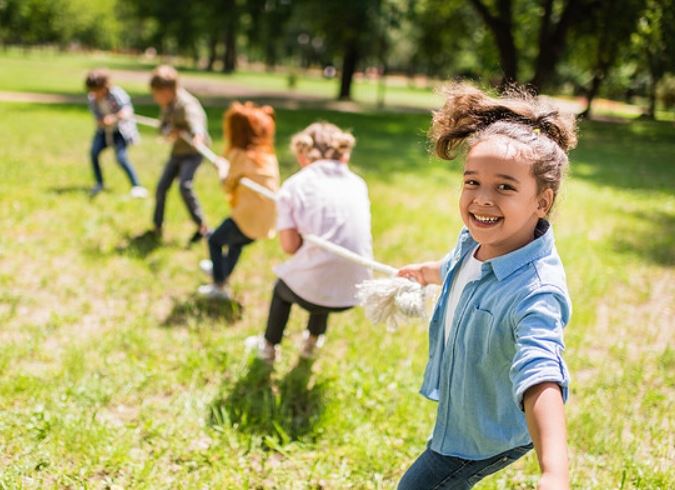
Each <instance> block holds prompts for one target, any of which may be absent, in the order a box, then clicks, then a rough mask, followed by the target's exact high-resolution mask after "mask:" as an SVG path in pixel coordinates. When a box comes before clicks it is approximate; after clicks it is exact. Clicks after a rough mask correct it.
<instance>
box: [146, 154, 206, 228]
mask: <svg viewBox="0 0 675 490" xmlns="http://www.w3.org/2000/svg"><path fill="white" fill-rule="evenodd" d="M200 163H202V156H201V155H194V154H190V155H171V158H169V161H168V162H166V165H165V166H164V172H163V173H162V176H161V177H160V179H159V182H158V183H157V191H156V193H155V199H156V201H155V213H154V217H153V221H154V223H155V226H156V227H157V228H160V227H161V226H162V223H163V222H164V203H165V202H166V193H167V192H168V191H169V188H170V187H171V184H172V183H173V181H174V179H175V178H176V177H178V180H179V182H180V184H179V186H180V195H181V196H182V197H183V201H184V202H185V206H186V207H187V209H188V212H189V213H190V216H191V217H192V221H194V222H195V223H196V224H197V226H201V225H202V224H203V223H204V215H203V214H202V209H201V206H200V205H199V201H198V200H197V196H196V195H195V193H194V190H193V188H192V179H193V178H194V176H195V172H196V171H197V167H199V164H200Z"/></svg>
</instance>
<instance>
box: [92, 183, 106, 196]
mask: <svg viewBox="0 0 675 490" xmlns="http://www.w3.org/2000/svg"><path fill="white" fill-rule="evenodd" d="M101 192H103V186H102V185H99V184H96V185H95V186H94V187H92V188H91V189H90V190H89V197H96V196H98V195H99V194H100V193H101Z"/></svg>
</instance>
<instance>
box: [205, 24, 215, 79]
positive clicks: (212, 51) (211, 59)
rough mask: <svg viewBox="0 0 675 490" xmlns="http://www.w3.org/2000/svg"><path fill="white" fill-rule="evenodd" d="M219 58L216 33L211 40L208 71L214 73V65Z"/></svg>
mask: <svg viewBox="0 0 675 490" xmlns="http://www.w3.org/2000/svg"><path fill="white" fill-rule="evenodd" d="M217 58H218V33H216V32H214V33H213V34H211V37H210V38H209V57H208V59H207V61H206V71H213V65H214V64H215V63H216V59H217Z"/></svg>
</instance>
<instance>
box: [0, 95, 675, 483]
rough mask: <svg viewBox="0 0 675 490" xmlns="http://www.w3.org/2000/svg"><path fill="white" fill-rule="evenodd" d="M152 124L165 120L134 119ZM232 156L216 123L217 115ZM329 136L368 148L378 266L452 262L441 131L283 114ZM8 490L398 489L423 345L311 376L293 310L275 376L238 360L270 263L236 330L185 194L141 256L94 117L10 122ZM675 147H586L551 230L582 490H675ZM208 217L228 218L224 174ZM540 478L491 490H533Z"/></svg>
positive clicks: (142, 244) (5, 356) (0, 215)
mask: <svg viewBox="0 0 675 490" xmlns="http://www.w3.org/2000/svg"><path fill="white" fill-rule="evenodd" d="M138 111H139V112H140V113H143V114H146V115H155V114H156V108H153V107H139V108H138ZM208 112H209V119H210V122H211V128H210V129H211V133H212V134H213V135H215V136H216V141H215V144H214V146H215V148H216V149H217V150H219V151H220V150H221V149H222V146H223V141H222V139H221V137H220V130H219V127H218V125H219V122H220V119H221V112H222V109H218V108H211V109H209V111H208ZM319 118H321V119H327V120H330V121H333V122H336V123H337V124H340V125H343V126H346V127H349V128H352V129H353V131H354V134H355V135H356V137H357V139H358V143H357V147H356V150H355V152H354V155H353V159H352V161H353V167H354V169H355V170H356V171H357V172H358V173H360V174H361V175H362V176H364V177H365V178H366V180H367V181H368V183H369V188H370V195H371V201H372V214H373V234H374V248H375V254H376V258H378V259H379V260H381V261H384V262H387V263H391V264H393V265H402V264H405V263H407V262H410V261H417V260H429V259H433V258H438V257H440V256H442V255H443V254H444V253H446V252H447V251H448V249H450V248H451V247H452V246H453V245H454V240H455V238H456V236H457V233H458V232H459V229H460V226H461V223H460V220H459V218H458V216H457V211H456V209H457V198H458V192H459V187H460V174H459V170H458V165H457V164H456V163H446V162H439V161H438V160H435V159H433V158H431V157H429V156H428V153H427V146H426V142H425V140H424V133H425V130H426V127H427V125H428V116H424V115H415V114H400V115H397V114H382V113H379V114H378V113H360V114H349V113H337V112H335V113H334V112H328V111H319V110H311V111H310V110H303V111H288V110H279V111H278V125H279V138H278V143H277V146H278V150H279V157H280V160H281V164H282V173H283V176H284V177H285V176H288V175H289V174H290V173H292V172H293V171H295V169H296V167H295V165H294V164H293V162H292V161H291V159H290V155H289V152H288V149H287V147H288V144H287V143H288V137H289V135H290V134H292V133H293V132H294V131H296V130H298V129H301V128H302V127H303V126H304V125H306V124H307V123H309V122H311V121H313V120H316V119H319ZM0 119H1V120H2V121H4V122H5V126H4V127H5V130H4V132H3V135H4V140H5V141H4V144H3V145H2V147H0V162H2V164H0V226H2V232H1V233H0V370H1V371H0V372H1V376H0V488H2V489H5V488H7V489H10V488H12V489H13V488H153V489H154V488H195V489H196V488H205V487H210V488H284V489H285V488H330V489H333V488H338V489H339V488H359V489H360V488H366V489H367V488H391V487H393V486H395V483H396V481H397V480H398V478H400V476H401V475H402V473H403V472H404V471H405V469H406V468H407V467H408V465H409V464H410V463H411V462H412V461H413V460H414V458H415V457H416V455H417V454H419V452H421V451H422V450H423V448H424V444H425V440H426V437H427V436H428V435H429V433H430V431H431V428H432V424H433V420H434V414H435V404H434V403H432V402H429V401H427V400H425V399H423V398H422V397H421V396H420V395H418V394H417V390H418V387H419V385H420V382H421V378H422V371H423V368H424V362H425V359H426V356H427V337H426V330H425V325H424V324H423V322H417V323H415V322H413V323H411V324H410V325H405V326H402V327H401V328H400V329H399V330H398V331H396V332H394V333H388V332H387V331H386V329H385V328H384V327H382V326H373V325H370V324H369V323H368V321H367V320H366V319H365V318H364V316H363V312H362V311H361V310H360V309H354V310H352V311H349V312H347V313H343V314H340V315H335V316H334V317H332V318H331V324H330V326H329V332H328V339H327V343H326V345H325V347H324V348H323V350H322V352H321V355H320V356H319V358H318V360H316V361H315V362H314V363H298V356H297V354H298V352H297V350H298V349H297V345H298V343H299V341H300V336H301V332H302V329H303V327H304V321H305V318H306V316H305V315H304V314H303V313H301V312H300V311H297V310H294V313H293V315H292V319H291V323H290V325H289V329H288V335H287V337H286V339H285V341H284V343H283V358H282V360H281V361H280V362H279V363H278V365H277V367H276V369H275V371H274V372H272V373H270V372H269V371H268V370H266V369H265V368H264V367H263V366H261V365H260V364H259V363H257V362H255V361H253V359H252V356H251V354H250V353H247V352H246V350H245V348H244V340H245V338H246V337H247V336H250V335H254V334H260V333H261V332H262V331H263V327H264V323H265V319H266V314H267V306H268V301H269V298H270V295H271V287H272V284H273V281H274V275H273V272H272V267H273V266H274V264H277V263H279V262H280V261H281V260H283V254H282V253H281V252H280V250H279V247H278V246H277V244H276V243H275V242H274V241H272V240H270V241H263V242H258V243H255V244H254V245H252V246H250V247H248V248H247V249H246V251H245V252H244V255H243V258H242V260H241V262H240V264H239V266H238V268H237V270H236V272H235V275H234V276H233V289H234V291H235V295H236V297H237V299H238V301H239V302H240V303H241V304H242V305H243V306H242V307H241V308H239V307H236V306H235V307H225V306H223V305H218V304H213V303H209V302H203V301H200V300H198V299H197V298H196V297H195V295H194V291H195V289H196V288H197V286H198V285H199V284H200V283H202V282H204V281H205V280H206V278H204V277H202V275H201V273H200V272H199V271H198V268H197V264H198V261H199V260H200V259H201V258H205V257H206V249H205V246H204V245H203V244H200V245H199V246H195V247H193V248H192V249H189V250H188V249H186V248H185V242H186V240H187V238H188V237H189V235H190V234H191V233H192V231H193V228H192V225H191V224H190V223H189V222H188V218H187V214H186V212H185V210H184V208H183V206H182V203H181V202H180V200H179V196H178V193H177V191H176V189H175V188H174V189H173V190H172V191H171V194H170V196H169V200H168V209H167V211H168V212H167V223H166V237H165V241H164V243H162V244H161V246H158V244H157V243H155V242H153V241H152V240H148V239H147V238H143V237H142V233H143V232H144V231H145V230H147V229H148V227H149V225H150V214H151V211H152V205H153V202H152V199H149V200H146V201H137V200H131V199H129V198H128V197H127V193H128V184H127V182H126V181H125V179H124V177H123V175H122V174H121V172H120V170H119V169H118V168H117V167H116V165H115V164H114V163H113V160H112V159H111V155H109V154H106V155H105V157H104V172H105V176H106V179H107V183H108V186H109V191H108V192H106V193H104V194H103V195H101V196H99V197H98V198H97V199H96V200H94V201H90V200H89V199H88V198H87V195H86V189H87V188H88V187H89V186H90V185H91V183H92V182H91V179H92V178H91V175H90V169H89V165H88V162H87V148H88V145H89V139H90V137H91V133H92V130H93V128H92V121H91V117H90V115H89V114H88V113H87V111H86V108H84V107H83V106H68V105H60V106H40V105H30V104H0ZM143 137H144V139H143V141H142V142H141V143H140V144H139V145H138V146H136V147H134V148H133V149H132V150H131V157H132V160H133V162H134V163H135V165H136V168H137V170H138V171H139V174H140V176H141V179H142V181H143V183H145V184H146V185H147V186H149V187H150V188H152V187H154V182H155V180H156V179H157V178H158V176H159V172H160V169H161V166H162V163H163V160H164V158H165V157H166V154H167V151H168V148H167V147H166V146H165V145H164V144H163V143H162V142H160V141H158V140H157V139H156V137H155V136H154V135H153V134H152V133H150V132H148V131H146V130H143ZM674 152H675V137H674V132H673V127H672V125H671V124H664V123H661V124H656V123H634V124H631V125H619V124H603V123H586V124H584V125H583V126H582V128H581V144H580V146H579V149H577V150H576V151H575V152H574V153H573V154H572V169H573V170H572V176H571V178H570V179H569V181H568V185H566V187H565V191H564V193H563V195H562V199H561V201H560V203H559V207H558V209H557V211H556V213H555V217H554V224H555V227H556V236H557V240H558V247H559V251H560V253H561V255H562V258H563V260H564V262H565V266H566V270H567V274H568V281H569V286H570V292H571V295H572V298H573V301H574V315H573V319H572V322H571V324H570V325H569V327H568V329H567V336H566V340H567V352H566V359H567V362H568V365H569V368H570V371H571V374H572V393H571V398H570V401H569V403H568V405H567V414H568V422H569V441H570V453H571V462H572V481H573V486H574V488H584V489H586V488H589V489H607V488H625V489H632V488H640V489H665V488H672V487H673V486H675V470H673V466H672V461H673V460H675V454H674V449H673V448H674V447H675V440H674V439H673V433H674V431H673V415H672V414H673V413H674V410H673V399H674V391H675V379H674V376H675V374H674V373H675V352H674V351H673V347H672V346H673V328H672V327H673V326H672V311H673V310H672V308H673V297H674V295H673V292H674V291H673V289H674V284H675V281H674V279H675V275H674V273H673V265H675V255H674V251H675V243H674V242H675V197H674V196H673V189H674V188H675V168H673V161H672V155H673V154H674ZM196 185H197V193H198V194H199V196H200V198H201V199H202V202H203V204H204V208H205V212H206V215H207V216H208V218H209V221H210V223H211V224H212V225H216V224H218V222H219V221H220V220H221V219H223V218H224V217H225V216H227V205H226V202H225V199H224V196H223V195H222V193H221V191H220V189H219V186H218V183H217V178H216V174H215V172H214V171H213V169H211V168H209V167H208V166H206V165H205V166H204V168H202V169H201V170H200V171H199V173H198V179H197V182H196ZM537 473H538V467H537V463H536V458H535V456H534V454H530V455H528V456H527V457H525V458H524V459H523V460H521V461H519V462H517V463H516V464H514V465H513V466H512V467H510V468H509V469H507V470H506V471H503V472H501V473H499V474H498V475H495V476H493V477H490V478H488V479H487V480H485V481H484V482H483V483H482V484H481V485H479V486H478V487H477V488H480V489H505V488H506V489H525V488H535V485H536V481H537Z"/></svg>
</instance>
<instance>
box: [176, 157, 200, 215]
mask: <svg viewBox="0 0 675 490" xmlns="http://www.w3.org/2000/svg"><path fill="white" fill-rule="evenodd" d="M201 162H202V157H201V156H200V155H189V156H184V157H181V162H180V172H179V177H178V178H179V179H180V195H181V196H182V197H183V202H185V206H187V208H188V211H189V213H190V216H192V220H193V221H194V222H195V223H196V224H197V226H200V227H201V226H202V225H203V224H204V215H203V214H202V208H201V206H200V205H199V201H198V200H197V196H196V195H195V193H194V189H193V188H192V180H193V179H194V176H195V172H196V171H197V167H199V164H200V163H201Z"/></svg>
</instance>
